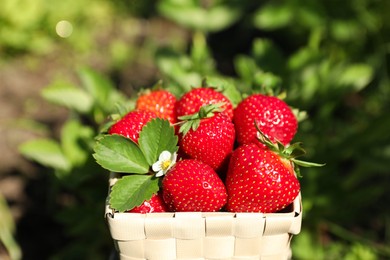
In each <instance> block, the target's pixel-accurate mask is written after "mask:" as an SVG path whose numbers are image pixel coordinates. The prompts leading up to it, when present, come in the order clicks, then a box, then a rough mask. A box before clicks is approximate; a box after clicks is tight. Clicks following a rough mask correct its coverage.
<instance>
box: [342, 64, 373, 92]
mask: <svg viewBox="0 0 390 260" xmlns="http://www.w3.org/2000/svg"><path fill="white" fill-rule="evenodd" d="M373 74H374V71H373V69H372V67H371V66H369V65H366V64H353V65H351V66H349V67H347V68H346V69H345V71H344V72H343V73H342V75H341V77H340V78H339V82H340V84H343V85H351V86H353V87H354V89H355V90H356V91H360V90H362V89H363V88H364V87H366V86H367V85H368V83H369V82H370V81H371V80H372V77H373Z"/></svg>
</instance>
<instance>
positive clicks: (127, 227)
mask: <svg viewBox="0 0 390 260" xmlns="http://www.w3.org/2000/svg"><path fill="white" fill-rule="evenodd" d="M145 217H146V215H144V214H133V213H121V214H115V215H114V217H113V218H111V217H108V218H107V219H108V225H109V227H110V232H111V236H112V238H113V239H115V240H137V239H145V238H146V236H145V229H144V226H145V225H144V223H145Z"/></svg>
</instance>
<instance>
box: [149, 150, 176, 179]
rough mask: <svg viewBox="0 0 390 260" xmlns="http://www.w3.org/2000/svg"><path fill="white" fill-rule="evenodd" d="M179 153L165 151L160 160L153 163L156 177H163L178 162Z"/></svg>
mask: <svg viewBox="0 0 390 260" xmlns="http://www.w3.org/2000/svg"><path fill="white" fill-rule="evenodd" d="M176 159H177V154H176V152H175V153H173V154H172V153H171V152H169V151H163V152H162V153H161V154H160V156H159V157H158V161H157V162H155V163H153V165H152V170H153V171H154V172H156V177H161V176H163V175H165V174H166V173H167V171H168V170H169V169H170V168H172V166H173V165H174V164H175V163H176Z"/></svg>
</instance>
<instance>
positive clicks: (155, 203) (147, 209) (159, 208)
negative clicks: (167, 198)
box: [128, 193, 167, 214]
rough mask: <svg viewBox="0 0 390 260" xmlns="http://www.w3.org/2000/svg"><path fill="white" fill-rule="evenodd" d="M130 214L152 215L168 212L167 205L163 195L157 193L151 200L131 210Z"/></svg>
mask: <svg viewBox="0 0 390 260" xmlns="http://www.w3.org/2000/svg"><path fill="white" fill-rule="evenodd" d="M128 212H130V213H142V214H146V213H152V212H167V208H166V205H165V203H164V201H163V199H162V196H161V194H159V193H156V194H153V196H152V197H151V198H150V199H149V200H145V201H144V202H143V203H142V204H141V205H139V206H137V207H135V208H133V209H131V210H129V211H128Z"/></svg>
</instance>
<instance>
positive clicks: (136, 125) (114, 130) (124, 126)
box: [108, 110, 157, 143]
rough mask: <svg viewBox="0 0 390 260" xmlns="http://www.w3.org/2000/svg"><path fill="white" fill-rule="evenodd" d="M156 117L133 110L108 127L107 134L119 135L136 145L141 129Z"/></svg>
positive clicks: (147, 112) (145, 112) (146, 112)
mask: <svg viewBox="0 0 390 260" xmlns="http://www.w3.org/2000/svg"><path fill="white" fill-rule="evenodd" d="M156 117H157V115H156V114H155V113H153V112H150V111H142V110H133V111H130V112H129V113H127V114H126V115H125V116H124V117H122V118H121V119H120V120H119V121H117V122H116V123H115V124H114V125H112V126H111V127H110V129H109V130H108V133H109V134H119V135H123V136H125V137H127V138H130V139H131V140H133V141H134V142H136V143H138V138H139V133H140V132H141V130H142V127H143V126H144V125H146V124H147V123H148V122H149V121H150V120H151V119H153V118H156Z"/></svg>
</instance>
